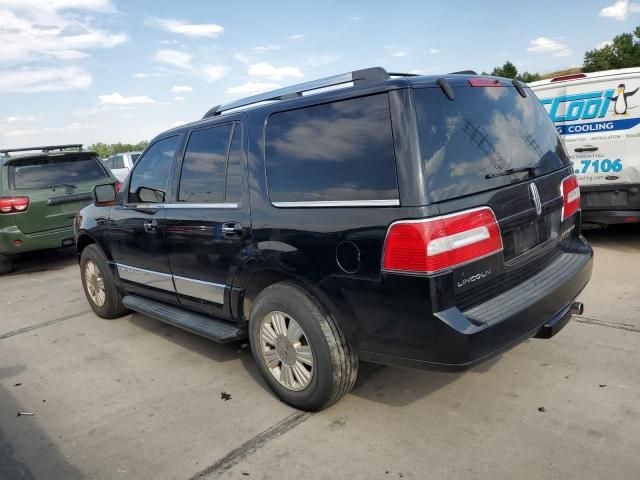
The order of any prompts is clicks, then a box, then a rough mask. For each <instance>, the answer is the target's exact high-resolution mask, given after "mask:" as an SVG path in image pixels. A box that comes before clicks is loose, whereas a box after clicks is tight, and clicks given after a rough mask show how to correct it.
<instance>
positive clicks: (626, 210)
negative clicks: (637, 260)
mask: <svg viewBox="0 0 640 480" xmlns="http://www.w3.org/2000/svg"><path fill="white" fill-rule="evenodd" d="M529 86H530V87H531V89H532V90H533V91H534V92H535V94H536V95H537V96H538V98H539V99H540V101H541V102H542V104H543V105H544V106H545V107H546V109H547V111H548V112H549V115H550V116H551V119H552V120H553V122H554V123H555V125H556V128H557V129H558V133H559V134H560V135H561V136H562V138H563V139H564V142H565V145H566V147H567V152H568V153H569V157H570V159H571V161H572V162H573V165H574V168H575V172H576V175H577V176H578V181H579V183H580V192H581V196H582V201H581V203H582V218H583V220H584V221H586V222H593V223H602V224H609V223H630V222H638V221H640V91H638V89H639V88H640V68H625V69H621V70H608V71H604V72H597V73H577V74H572V75H565V76H562V77H556V78H552V79H550V80H541V81H539V82H532V83H530V84H529Z"/></svg>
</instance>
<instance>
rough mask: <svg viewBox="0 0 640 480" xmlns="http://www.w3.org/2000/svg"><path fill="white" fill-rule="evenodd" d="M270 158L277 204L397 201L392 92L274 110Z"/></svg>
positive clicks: (269, 127)
mask: <svg viewBox="0 0 640 480" xmlns="http://www.w3.org/2000/svg"><path fill="white" fill-rule="evenodd" d="M265 161H266V167H267V183H268V188H269V198H270V199H271V201H272V202H274V203H277V202H332V201H352V202H353V201H356V202H357V201H367V200H391V201H393V200H397V199H398V182H397V177H396V163H395V154H394V147H393V136H392V132H391V118H390V110H389V100H388V96H387V94H386V93H385V94H379V95H372V96H369V97H362V98H355V99H349V100H343V101H339V102H334V103H329V104H325V105H314V106H311V107H305V108H300V109H298V110H291V111H288V112H280V113H276V114H273V115H271V116H270V117H269V120H268V123H267V128H266V151H265Z"/></svg>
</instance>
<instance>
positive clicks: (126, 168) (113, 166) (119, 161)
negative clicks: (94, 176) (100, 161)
mask: <svg viewBox="0 0 640 480" xmlns="http://www.w3.org/2000/svg"><path fill="white" fill-rule="evenodd" d="M140 153H142V152H126V153H117V154H115V155H111V156H110V157H109V158H107V159H106V160H105V161H104V163H106V164H107V167H108V168H109V169H110V170H111V173H113V175H114V176H115V177H116V178H117V179H118V180H119V181H120V182H123V183H124V181H125V179H126V178H127V175H129V172H130V171H131V169H132V168H133V164H134V163H136V160H137V159H138V157H139V156H140Z"/></svg>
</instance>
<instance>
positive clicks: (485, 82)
mask: <svg viewBox="0 0 640 480" xmlns="http://www.w3.org/2000/svg"><path fill="white" fill-rule="evenodd" d="M469 85H471V86H472V87H501V86H502V84H501V83H500V80H497V79H495V78H470V79H469Z"/></svg>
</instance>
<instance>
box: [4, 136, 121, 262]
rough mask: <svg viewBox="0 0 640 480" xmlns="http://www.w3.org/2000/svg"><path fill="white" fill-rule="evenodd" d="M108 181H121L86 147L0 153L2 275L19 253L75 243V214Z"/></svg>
mask: <svg viewBox="0 0 640 480" xmlns="http://www.w3.org/2000/svg"><path fill="white" fill-rule="evenodd" d="M109 182H113V183H114V184H117V183H118V181H117V179H116V178H115V177H114V176H113V174H112V173H111V171H110V170H109V169H108V168H107V167H106V165H105V164H104V163H103V162H102V160H100V158H99V157H98V156H97V155H96V154H95V153H94V152H88V151H84V150H82V145H51V146H46V147H30V148H16V149H5V150H0V274H4V273H8V272H10V271H11V269H12V263H13V262H12V258H13V256H14V255H16V254H18V253H22V252H29V251H34V250H44V249H47V248H60V247H65V246H71V245H73V242H74V240H73V221H74V218H75V214H76V212H77V211H78V210H80V209H81V208H82V207H84V206H85V205H86V204H88V203H90V202H91V187H93V186H94V185H96V184H104V183H109ZM116 187H118V185H116Z"/></svg>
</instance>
